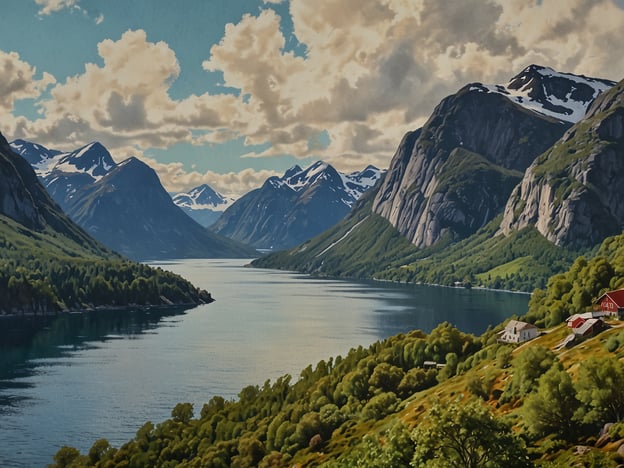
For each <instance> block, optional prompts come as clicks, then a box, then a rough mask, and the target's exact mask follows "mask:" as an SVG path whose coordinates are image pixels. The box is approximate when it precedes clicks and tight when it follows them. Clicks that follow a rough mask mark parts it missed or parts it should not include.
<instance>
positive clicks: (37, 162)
mask: <svg viewBox="0 0 624 468" xmlns="http://www.w3.org/2000/svg"><path fill="white" fill-rule="evenodd" d="M10 146H11V149H12V150H13V152H14V153H17V154H19V155H20V156H21V157H23V158H24V159H25V160H26V161H28V163H29V164H30V165H31V166H32V167H33V168H35V171H37V175H39V173H40V171H41V170H42V169H43V168H46V169H47V167H48V166H49V165H50V164H52V163H53V162H54V163H55V162H57V161H58V160H57V159H56V156H58V155H59V154H62V151H58V150H53V149H48V148H46V147H45V146H41V145H38V144H37V143H31V142H30V141H26V140H15V141H12V142H11V143H10ZM39 166H41V168H42V169H39Z"/></svg>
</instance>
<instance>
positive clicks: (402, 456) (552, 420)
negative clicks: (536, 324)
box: [53, 235, 624, 467]
mask: <svg viewBox="0 0 624 468" xmlns="http://www.w3.org/2000/svg"><path fill="white" fill-rule="evenodd" d="M599 254H600V255H599V256H597V257H595V258H592V259H591V260H585V259H582V258H580V259H578V260H577V261H576V263H575V265H574V267H573V268H572V269H571V270H570V271H568V272H566V273H565V274H563V275H559V276H557V277H554V278H552V279H551V280H550V281H549V282H548V286H547V288H546V290H545V291H542V292H538V293H536V295H535V299H534V300H533V301H532V304H531V307H530V310H529V313H528V315H527V317H529V318H530V319H531V320H534V321H542V322H544V323H546V322H548V323H549V326H551V328H550V329H548V330H546V333H543V334H542V335H541V336H540V337H538V338H537V339H535V340H533V341H531V342H528V343H526V344H523V345H521V346H518V347H513V346H511V345H506V344H501V343H498V342H497V333H496V332H497V330H498V329H500V328H501V327H502V325H500V326H499V327H497V329H493V330H488V331H487V332H485V333H484V334H483V335H481V336H480V337H475V336H473V335H469V334H465V333H462V332H461V331H459V330H457V329H456V328H454V327H452V326H450V325H449V324H447V323H443V324H441V325H439V326H438V327H437V328H436V329H434V330H433V331H432V332H431V333H430V334H428V335H426V334H424V333H422V332H420V331H412V332H409V333H406V334H401V335H397V336H394V337H391V338H389V339H387V340H383V341H379V342H376V343H374V344H372V345H371V346H370V347H369V348H363V347H361V346H360V347H358V348H355V349H352V350H351V351H350V352H349V353H348V354H347V355H346V356H345V357H340V356H338V357H336V358H333V359H329V360H328V361H321V362H319V363H318V364H317V365H316V366H315V367H312V366H309V367H308V368H306V369H304V370H303V371H302V372H301V375H300V377H299V379H297V380H296V381H293V379H292V377H291V376H289V375H286V376H283V377H281V378H279V379H277V380H276V381H275V382H269V381H267V382H265V384H264V385H263V386H250V387H246V388H244V389H242V390H241V392H240V394H239V396H238V399H237V400H232V401H226V400H224V399H223V398H220V397H213V398H212V399H211V400H210V401H209V402H208V403H206V404H205V405H204V406H203V408H202V409H201V410H200V412H199V414H198V415H195V412H194V408H193V406H192V405H191V404H190V403H180V404H178V405H176V407H175V408H174V409H173V411H172V413H171V419H169V420H167V421H164V422H162V423H159V424H153V423H151V422H147V423H146V424H144V425H143V426H142V427H141V428H140V429H139V430H138V431H137V434H136V436H135V437H134V438H133V439H132V440H130V441H129V442H127V443H126V444H124V445H123V446H121V447H119V448H113V447H111V446H110V444H109V443H108V442H107V441H106V440H104V439H101V440H98V441H97V442H95V443H94V445H93V446H92V447H91V449H90V450H89V452H88V453H87V454H81V453H80V452H79V451H78V450H76V449H74V448H71V447H63V448H61V449H60V450H59V451H58V452H57V454H56V455H55V456H54V461H55V465H53V466H57V467H65V466H100V467H106V466H111V467H112V466H197V467H200V466H201V467H225V466H239V467H244V466H260V467H281V466H332V467H333V466H337V467H340V466H344V467H352V466H376V467H401V466H406V467H407V466H432V467H434V466H435V467H441V466H449V467H451V466H452V467H477V466H478V467H498V466H512V467H513V466H518V467H523V466H534V465H537V466H544V467H550V466H564V465H565V466H569V465H572V464H577V465H578V466H606V467H608V466H617V465H618V464H619V463H622V462H624V455H623V454H622V453H621V450H619V449H620V447H621V446H622V445H623V444H624V410H623V408H624V363H623V362H622V359H623V358H624V328H623V327H622V324H621V322H619V321H614V322H611V323H610V325H611V328H610V329H608V330H607V331H604V332H603V333H601V334H599V335H597V336H595V337H593V338H589V339H587V340H586V341H583V342H581V343H580V344H577V345H576V346H575V347H573V348H563V349H561V350H558V351H553V349H556V345H557V344H558V343H559V342H560V341H561V340H562V339H563V338H565V336H566V335H567V334H568V333H569V332H568V330H567V328H566V326H565V324H561V323H554V322H555V321H556V318H557V317H558V316H559V314H558V313H554V314H551V313H550V311H551V310H554V309H551V306H552V305H553V304H556V301H560V302H561V303H564V302H565V303H566V304H570V307H569V309H567V310H570V311H574V312H582V311H583V310H585V306H584V305H583V304H584V299H583V300H581V299H577V298H579V297H581V298H585V297H586V296H587V295H589V296H592V295H593V296H594V297H595V295H597V294H599V293H601V292H602V291H603V290H605V289H608V288H609V287H611V286H612V285H618V284H622V279H623V278H624V235H622V236H617V237H614V238H611V239H608V240H606V241H605V242H604V243H603V245H602V247H601V249H600V251H599ZM605 272H606V273H605ZM562 282H568V283H569V287H568V285H567V283H566V287H562V284H561V283H562ZM595 291H597V292H595ZM575 304H576V305H575ZM577 307H578V308H577ZM432 363H443V364H444V365H443V366H436V365H434V364H432Z"/></svg>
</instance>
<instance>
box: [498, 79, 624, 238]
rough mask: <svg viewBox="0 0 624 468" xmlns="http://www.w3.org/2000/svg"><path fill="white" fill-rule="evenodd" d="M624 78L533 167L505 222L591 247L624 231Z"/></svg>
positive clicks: (504, 228) (506, 226)
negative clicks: (531, 227)
mask: <svg viewBox="0 0 624 468" xmlns="http://www.w3.org/2000/svg"><path fill="white" fill-rule="evenodd" d="M623 179H624V81H621V82H620V83H618V84H617V85H616V86H614V87H613V88H612V89H610V90H609V91H607V92H605V93H603V94H602V95H601V96H600V97H598V98H597V99H596V100H595V101H594V103H593V104H592V105H591V107H590V109H589V111H588V113H587V116H586V117H585V119H583V120H582V121H580V122H578V123H577V124H576V125H575V126H573V127H572V128H571V129H569V130H568V131H567V132H566V133H565V135H564V136H563V137H562V138H561V139H560V140H559V141H558V142H556V143H555V144H554V145H553V146H552V147H551V148H550V149H549V150H548V151H547V152H545V153H544V154H543V155H541V156H540V157H539V158H537V159H536V160H535V162H534V163H533V164H532V165H531V166H530V167H529V168H528V170H527V171H526V173H525V175H524V178H523V179H522V183H521V184H519V185H518V186H517V187H516V188H515V189H514V191H513V193H512V194H511V197H510V198H509V201H508V203H507V206H506V208H505V214H504V217H503V220H502V222H501V224H500V228H501V231H502V232H503V233H504V234H505V235H508V234H509V233H510V232H512V231H515V230H520V229H522V228H524V227H526V226H535V227H536V228H537V230H538V231H539V232H540V233H541V234H542V235H543V236H544V237H546V238H547V239H548V240H549V241H551V242H553V243H554V244H556V245H560V246H564V247H570V248H588V247H592V246H594V245H596V244H598V243H599V242H601V241H602V240H603V239H604V238H605V237H607V236H611V235H615V234H619V233H621V232H622V230H623V229H624V188H623V187H624V185H623V184H622V182H621V181H622V180H623Z"/></svg>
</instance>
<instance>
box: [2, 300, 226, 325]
mask: <svg viewBox="0 0 624 468" xmlns="http://www.w3.org/2000/svg"><path fill="white" fill-rule="evenodd" d="M212 302H215V299H212V298H211V300H210V301H209V302H205V301H203V302H186V303H179V304H175V303H171V304H154V305H152V304H148V305H141V304H128V305H123V306H113V305H107V306H95V307H87V308H81V309H63V310H58V311H46V312H43V313H35V312H26V313H19V314H13V313H10V314H0V320H2V319H15V318H17V319H19V318H24V319H27V318H55V317H60V316H62V315H65V314H86V313H89V312H101V311H111V312H112V311H115V312H120V311H131V310H140V311H147V310H150V309H156V310H166V309H175V308H189V310H190V309H194V308H195V307H199V306H201V305H207V304H211V303H212Z"/></svg>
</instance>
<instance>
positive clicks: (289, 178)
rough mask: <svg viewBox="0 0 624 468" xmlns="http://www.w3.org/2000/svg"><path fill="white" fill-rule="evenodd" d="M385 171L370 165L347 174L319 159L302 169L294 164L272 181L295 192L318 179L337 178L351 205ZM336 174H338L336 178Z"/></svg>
mask: <svg viewBox="0 0 624 468" xmlns="http://www.w3.org/2000/svg"><path fill="white" fill-rule="evenodd" d="M384 173H385V171H382V170H380V169H378V168H376V167H375V166H368V167H366V168H365V169H364V170H363V171H355V172H351V173H349V174H345V173H342V172H339V171H336V170H335V169H334V168H333V167H332V166H331V165H329V164H327V163H325V162H323V161H317V162H315V163H314V164H312V165H311V166H309V167H308V168H306V169H301V168H300V167H299V166H293V167H292V168H290V169H288V170H287V171H286V173H285V174H284V176H283V177H282V178H281V179H279V178H272V179H273V180H272V183H274V186H275V187H278V186H283V185H286V186H288V187H290V188H291V189H292V190H294V191H295V192H300V191H301V190H304V189H306V188H308V187H310V186H311V185H313V184H314V183H316V182H318V181H331V180H332V179H337V180H336V182H338V181H339V184H336V187H335V188H336V189H337V190H343V191H344V192H345V193H346V194H347V197H346V198H343V199H342V201H343V203H345V204H346V205H348V206H349V207H351V206H353V204H354V203H355V202H356V201H357V200H358V199H359V198H360V197H361V196H362V194H364V192H366V191H367V190H368V189H370V188H371V187H372V186H373V185H375V183H376V182H377V181H378V180H379V178H380V177H381V176H382V175H383V174H384ZM336 176H338V177H337V178H336Z"/></svg>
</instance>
